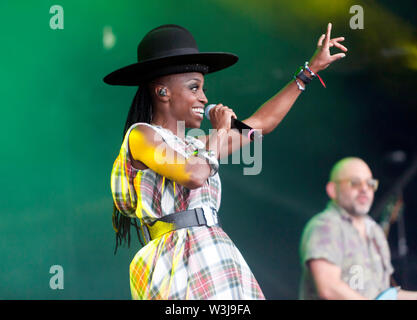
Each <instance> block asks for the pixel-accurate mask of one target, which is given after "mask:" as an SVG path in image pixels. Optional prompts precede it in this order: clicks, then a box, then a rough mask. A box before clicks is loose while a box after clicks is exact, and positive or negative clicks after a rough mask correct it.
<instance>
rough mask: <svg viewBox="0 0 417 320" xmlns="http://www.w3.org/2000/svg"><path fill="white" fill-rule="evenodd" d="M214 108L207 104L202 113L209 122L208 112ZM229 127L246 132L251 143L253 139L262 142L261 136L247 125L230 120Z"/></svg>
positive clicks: (213, 105)
mask: <svg viewBox="0 0 417 320" xmlns="http://www.w3.org/2000/svg"><path fill="white" fill-rule="evenodd" d="M215 106H216V104H209V105H208V106H207V107H206V110H205V111H204V114H205V116H206V118H207V119H209V120H210V110H211V109H213V108H214V107H215ZM231 122H232V123H231V127H232V128H234V129H237V130H238V131H239V132H240V133H242V130H244V129H245V130H248V131H249V132H248V138H249V139H250V140H251V141H253V140H254V139H255V138H256V139H259V140H262V138H263V135H262V134H260V133H259V132H257V131H255V129H252V128H251V127H249V126H248V125H247V124H244V123H243V122H242V121H239V120H237V119H235V118H232V119H231Z"/></svg>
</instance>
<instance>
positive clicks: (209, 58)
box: [103, 52, 239, 86]
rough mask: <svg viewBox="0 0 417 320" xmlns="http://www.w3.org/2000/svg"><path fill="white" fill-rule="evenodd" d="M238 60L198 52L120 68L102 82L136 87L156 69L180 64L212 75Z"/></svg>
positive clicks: (224, 54) (225, 55)
mask: <svg viewBox="0 0 417 320" xmlns="http://www.w3.org/2000/svg"><path fill="white" fill-rule="evenodd" d="M238 60H239V58H238V56H236V55H234V54H232V53H226V52H200V53H194V54H185V55H177V56H168V57H162V58H157V59H153V60H147V61H143V62H138V63H134V64H131V65H128V66H126V67H123V68H120V69H118V70H116V71H113V72H112V73H110V74H108V75H107V76H105V77H104V79H103V81H104V82H105V83H107V84H110V85H119V86H138V85H139V84H140V83H142V82H143V81H146V80H151V79H150V78H149V74H151V73H152V72H153V71H154V70H155V69H158V68H163V67H167V66H172V65H181V64H202V65H205V66H207V67H208V72H207V73H212V72H216V71H220V70H222V69H225V68H227V67H230V66H231V65H233V64H235V63H236V62H237V61H238Z"/></svg>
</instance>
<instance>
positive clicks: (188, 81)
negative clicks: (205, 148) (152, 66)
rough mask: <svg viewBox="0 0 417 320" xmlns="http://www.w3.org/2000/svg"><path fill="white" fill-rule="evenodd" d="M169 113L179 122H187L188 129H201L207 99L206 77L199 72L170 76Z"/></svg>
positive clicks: (168, 85)
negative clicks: (205, 91)
mask: <svg viewBox="0 0 417 320" xmlns="http://www.w3.org/2000/svg"><path fill="white" fill-rule="evenodd" d="M169 78H170V79H169V82H168V84H167V87H168V89H169V90H170V97H169V98H170V111H169V113H170V114H171V115H172V116H173V117H174V118H175V119H176V120H177V121H178V120H179V121H181V120H182V121H185V127H186V128H199V127H200V125H201V121H202V120H203V118H204V105H205V104H206V103H207V98H206V95H205V93H204V90H203V86H204V76H203V75H202V74H201V73H198V72H188V73H180V74H174V75H171V76H169Z"/></svg>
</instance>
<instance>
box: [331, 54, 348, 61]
mask: <svg viewBox="0 0 417 320" xmlns="http://www.w3.org/2000/svg"><path fill="white" fill-rule="evenodd" d="M344 57H346V54H344V53H337V54H334V55H332V56H330V58H331V62H333V61H336V60H339V59H342V58H344Z"/></svg>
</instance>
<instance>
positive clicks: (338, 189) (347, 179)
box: [326, 157, 378, 216]
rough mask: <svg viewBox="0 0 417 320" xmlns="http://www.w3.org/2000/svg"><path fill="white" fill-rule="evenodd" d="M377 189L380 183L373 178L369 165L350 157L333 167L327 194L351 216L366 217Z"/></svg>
mask: <svg viewBox="0 0 417 320" xmlns="http://www.w3.org/2000/svg"><path fill="white" fill-rule="evenodd" d="M377 187H378V181H377V180H375V179H374V178H373V177H372V172H371V169H369V167H368V165H367V164H366V163H365V162H364V161H363V160H362V159H359V158H354V157H349V158H344V159H342V160H340V161H338V162H337V163H336V164H335V165H334V166H333V168H332V170H331V172H330V179H329V182H328V183H327V185H326V192H327V195H328V196H329V197H330V199H332V200H333V201H334V202H335V203H336V204H338V205H339V206H340V207H342V208H343V209H345V210H346V211H347V212H348V213H349V214H351V215H353V216H364V215H366V214H368V212H369V209H370V208H371V205H372V202H373V200H374V192H375V191H376V188H377Z"/></svg>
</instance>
